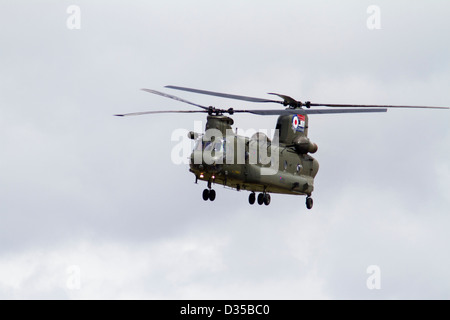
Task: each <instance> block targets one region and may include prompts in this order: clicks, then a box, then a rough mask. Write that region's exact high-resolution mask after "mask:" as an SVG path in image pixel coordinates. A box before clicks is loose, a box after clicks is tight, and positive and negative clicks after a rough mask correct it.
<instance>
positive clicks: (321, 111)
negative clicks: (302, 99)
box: [234, 109, 387, 116]
mask: <svg viewBox="0 0 450 320" xmlns="http://www.w3.org/2000/svg"><path fill="white" fill-rule="evenodd" d="M378 112H387V109H334V110H333V109H331V110H327V109H315V110H311V109H285V110H234V113H251V114H257V115H260V116H282V115H290V114H340V113H378Z"/></svg>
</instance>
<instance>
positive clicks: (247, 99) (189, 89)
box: [166, 86, 283, 104]
mask: <svg viewBox="0 0 450 320" xmlns="http://www.w3.org/2000/svg"><path fill="white" fill-rule="evenodd" d="M166 88H169V89H175V90H181V91H188V92H194V93H199V94H206V95H209V96H215V97H221V98H228V99H235V100H243V101H249V102H273V103H280V104H283V101H278V100H268V99H261V98H254V97H247V96H239V95H236V94H228V93H220V92H213V91H206V90H198V89H191V88H184V87H177V86H166Z"/></svg>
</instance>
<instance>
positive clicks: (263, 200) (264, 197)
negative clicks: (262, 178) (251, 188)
mask: <svg viewBox="0 0 450 320" xmlns="http://www.w3.org/2000/svg"><path fill="white" fill-rule="evenodd" d="M270 200H271V198H270V194H268V193H265V192H264V193H260V194H258V197H256V194H255V193H254V192H252V193H250V195H249V196H248V203H250V204H251V205H253V204H255V202H256V201H258V204H259V205H260V206H262V205H263V204H265V205H266V206H268V205H269V204H270Z"/></svg>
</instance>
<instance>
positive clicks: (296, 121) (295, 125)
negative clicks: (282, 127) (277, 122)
mask: <svg viewBox="0 0 450 320" xmlns="http://www.w3.org/2000/svg"><path fill="white" fill-rule="evenodd" d="M299 123H300V121H299V119H298V116H297V115H295V116H293V117H292V128H293V129H294V131H297V128H298V125H299Z"/></svg>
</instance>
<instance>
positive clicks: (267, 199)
mask: <svg viewBox="0 0 450 320" xmlns="http://www.w3.org/2000/svg"><path fill="white" fill-rule="evenodd" d="M263 201H264V204H265V205H266V206H268V205H269V204H270V194H268V193H266V194H265V195H264V199H263Z"/></svg>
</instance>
